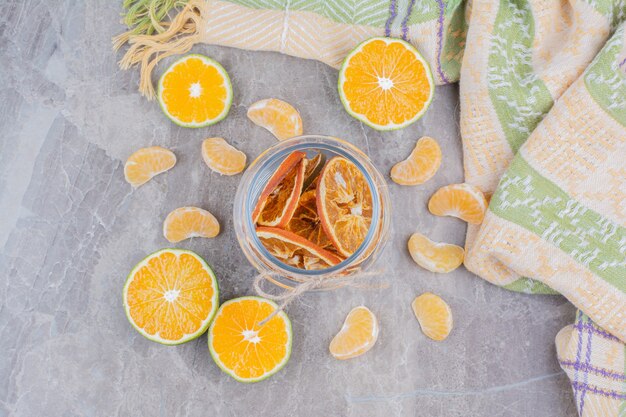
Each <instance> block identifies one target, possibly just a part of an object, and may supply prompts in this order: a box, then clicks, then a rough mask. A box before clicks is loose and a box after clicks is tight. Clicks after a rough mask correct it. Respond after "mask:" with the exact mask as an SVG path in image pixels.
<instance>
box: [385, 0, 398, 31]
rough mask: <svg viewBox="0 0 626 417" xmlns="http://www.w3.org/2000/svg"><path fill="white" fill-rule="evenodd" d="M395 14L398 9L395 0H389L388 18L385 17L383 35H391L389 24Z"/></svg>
mask: <svg viewBox="0 0 626 417" xmlns="http://www.w3.org/2000/svg"><path fill="white" fill-rule="evenodd" d="M397 15H398V10H397V5H396V0H391V3H389V19H387V23H385V36H387V37H389V36H391V24H392V23H393V21H394V19H395V18H396V16H397Z"/></svg>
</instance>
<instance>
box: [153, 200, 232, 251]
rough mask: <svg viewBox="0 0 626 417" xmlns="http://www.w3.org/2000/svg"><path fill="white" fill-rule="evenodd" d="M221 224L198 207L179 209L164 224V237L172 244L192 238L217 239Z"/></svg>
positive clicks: (169, 215) (168, 216)
mask: <svg viewBox="0 0 626 417" xmlns="http://www.w3.org/2000/svg"><path fill="white" fill-rule="evenodd" d="M219 233H220V224H219V222H218V221H217V219H216V218H215V217H214V216H213V215H212V214H211V213H209V212H208V211H206V210H203V209H201V208H198V207H179V208H177V209H176V210H174V211H172V212H171V213H170V214H168V215H167V217H166V218H165V221H164V222H163V236H165V238H166V239H167V240H168V241H170V242H172V243H176V242H180V241H181V240H185V239H189V238H192V237H205V238H211V237H215V236H217V235H218V234H219Z"/></svg>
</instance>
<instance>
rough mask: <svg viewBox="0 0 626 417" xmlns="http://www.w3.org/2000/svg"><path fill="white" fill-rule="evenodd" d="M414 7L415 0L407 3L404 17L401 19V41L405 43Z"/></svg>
mask: <svg viewBox="0 0 626 417" xmlns="http://www.w3.org/2000/svg"><path fill="white" fill-rule="evenodd" d="M414 6H415V0H411V2H410V3H409V8H408V9H407V11H406V16H405V17H404V19H402V39H404V40H405V41H406V40H408V39H407V35H408V34H409V26H408V23H409V19H410V18H411V14H412V13H413V7H414Z"/></svg>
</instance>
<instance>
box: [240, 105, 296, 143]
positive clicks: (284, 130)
mask: <svg viewBox="0 0 626 417" xmlns="http://www.w3.org/2000/svg"><path fill="white" fill-rule="evenodd" d="M248 118H249V119H250V120H252V122H253V123H254V124H256V125H257V126H261V127H262V128H264V129H267V130H269V131H270V132H271V133H272V134H273V135H274V136H275V137H276V138H277V139H278V140H285V139H289V138H293V137H296V136H300V135H302V118H301V117H300V113H298V110H296V109H295V108H294V107H293V106H292V105H291V104H289V103H287V102H285V101H282V100H278V99H276V98H268V99H265V100H260V101H257V102H256V103H254V104H253V105H251V106H250V107H249V108H248Z"/></svg>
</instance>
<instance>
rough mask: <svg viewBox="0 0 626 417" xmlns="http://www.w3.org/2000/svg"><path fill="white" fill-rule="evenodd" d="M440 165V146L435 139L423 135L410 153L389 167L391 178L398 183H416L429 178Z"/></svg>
mask: <svg viewBox="0 0 626 417" xmlns="http://www.w3.org/2000/svg"><path fill="white" fill-rule="evenodd" d="M440 165H441V148H440V147H439V144H438V143H437V141H436V140H435V139H433V138H430V137H428V136H424V137H423V138H421V139H420V140H418V141H417V143H416V144H415V148H414V149H413V151H412V152H411V155H409V157H408V158H407V159H405V160H404V161H400V162H398V163H397V164H395V165H394V166H393V168H391V179H392V180H393V181H394V182H395V183H397V184H400V185H418V184H423V183H425V182H426V181H428V180H429V179H431V178H432V177H433V176H434V175H435V173H436V172H437V170H438V169H439V166H440Z"/></svg>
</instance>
